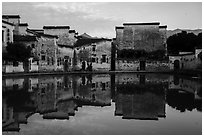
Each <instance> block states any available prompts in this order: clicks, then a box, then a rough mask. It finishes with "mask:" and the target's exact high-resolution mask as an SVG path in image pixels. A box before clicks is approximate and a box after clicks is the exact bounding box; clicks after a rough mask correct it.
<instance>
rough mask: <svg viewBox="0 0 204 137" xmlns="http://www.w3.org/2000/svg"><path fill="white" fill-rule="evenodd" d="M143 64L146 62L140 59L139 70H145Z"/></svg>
mask: <svg viewBox="0 0 204 137" xmlns="http://www.w3.org/2000/svg"><path fill="white" fill-rule="evenodd" d="M145 64H146V61H145V60H141V61H140V70H145V66H146V65H145Z"/></svg>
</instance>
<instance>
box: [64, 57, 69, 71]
mask: <svg viewBox="0 0 204 137" xmlns="http://www.w3.org/2000/svg"><path fill="white" fill-rule="evenodd" d="M68 68H69V65H68V60H67V59H65V62H64V71H65V72H67V71H68Z"/></svg>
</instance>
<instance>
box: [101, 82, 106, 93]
mask: <svg viewBox="0 0 204 137" xmlns="http://www.w3.org/2000/svg"><path fill="white" fill-rule="evenodd" d="M101 87H102V91H103V90H106V84H105V83H101Z"/></svg>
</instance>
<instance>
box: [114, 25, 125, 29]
mask: <svg viewBox="0 0 204 137" xmlns="http://www.w3.org/2000/svg"><path fill="white" fill-rule="evenodd" d="M115 29H124V27H121V26H116V27H115Z"/></svg>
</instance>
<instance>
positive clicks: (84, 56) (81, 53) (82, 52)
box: [78, 50, 90, 61]
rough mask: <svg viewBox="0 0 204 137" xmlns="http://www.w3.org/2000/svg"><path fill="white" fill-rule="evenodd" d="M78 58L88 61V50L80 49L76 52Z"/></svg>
mask: <svg viewBox="0 0 204 137" xmlns="http://www.w3.org/2000/svg"><path fill="white" fill-rule="evenodd" d="M78 58H79V59H81V60H83V61H89V60H90V53H89V51H88V50H80V51H79V53H78Z"/></svg>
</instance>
